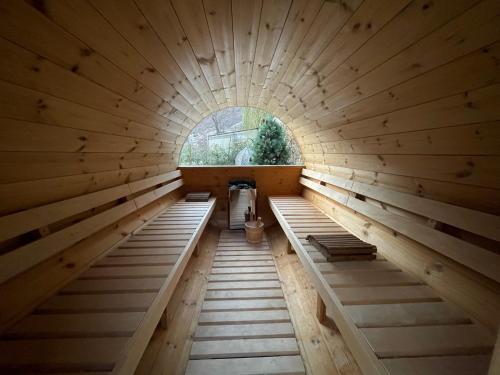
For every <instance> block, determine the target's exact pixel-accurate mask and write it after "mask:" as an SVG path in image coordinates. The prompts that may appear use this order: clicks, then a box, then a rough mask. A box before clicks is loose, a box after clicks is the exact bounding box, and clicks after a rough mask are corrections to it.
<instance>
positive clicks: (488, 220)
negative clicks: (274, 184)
mask: <svg viewBox="0 0 500 375" xmlns="http://www.w3.org/2000/svg"><path fill="white" fill-rule="evenodd" d="M300 183H301V184H302V185H303V186H305V187H306V188H309V189H311V190H314V191H316V192H317V193H319V194H321V195H323V196H325V197H327V198H329V199H331V200H333V201H335V202H337V203H339V204H342V205H344V206H346V207H349V208H351V209H352V210H354V211H356V212H359V213H360V214H362V215H364V216H366V217H368V218H370V219H372V220H375V221H377V222H379V223H381V224H383V225H385V226H387V227H389V228H391V229H392V230H394V231H396V232H398V233H401V234H403V235H405V236H407V237H409V238H411V239H413V240H415V241H417V242H419V243H421V244H423V245H425V246H427V247H429V248H431V249H433V250H434V251H437V252H438V253H440V254H442V255H444V256H447V257H449V258H451V259H453V260H455V261H456V262H458V263H461V264H463V265H465V266H466V267H469V268H471V269H473V270H475V271H476V272H479V273H481V274H483V275H485V276H487V277H489V278H491V279H493V280H495V281H497V282H499V281H500V272H499V270H500V256H499V255H498V254H496V253H494V252H492V251H489V250H486V249H484V248H482V247H480V246H478V245H475V244H472V243H469V242H467V241H464V240H462V239H460V238H458V237H455V236H452V235H450V234H447V233H445V232H443V231H440V230H438V229H437V227H438V226H437V225H436V224H437V223H445V224H448V225H451V226H454V227H456V228H459V229H461V230H465V231H468V232H471V233H474V234H477V235H479V236H482V237H485V238H487V239H491V240H494V241H500V233H499V231H498V228H500V217H498V216H495V215H491V214H487V213H483V212H479V211H475V210H471V209H468V208H463V207H458V206H454V205H451V204H447V203H443V202H439V201H434V200H431V199H427V198H422V197H418V196H414V195H411V194H405V193H401V192H397V191H392V190H387V189H384V188H382V187H379V186H373V185H368V184H364V183H361V182H356V181H352V180H347V179H343V178H339V177H336V176H332V175H329V174H324V173H320V172H316V171H312V170H309V169H303V170H302V177H301V178H300ZM389 207H394V208H395V209H396V210H399V209H400V211H392V210H390V209H389ZM412 214H414V217H412V216H411V215H412ZM416 217H419V218H420V219H424V220H416ZM429 222H431V223H432V225H429Z"/></svg>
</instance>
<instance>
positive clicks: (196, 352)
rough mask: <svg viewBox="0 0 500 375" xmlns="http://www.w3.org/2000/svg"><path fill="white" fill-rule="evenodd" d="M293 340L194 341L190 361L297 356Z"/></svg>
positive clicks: (295, 342)
mask: <svg viewBox="0 0 500 375" xmlns="http://www.w3.org/2000/svg"><path fill="white" fill-rule="evenodd" d="M298 354H299V347H298V345H297V340H296V339H295V338H268V339H242V340H212V341H195V342H193V346H192V347H191V354H190V359H208V358H238V357H246V358H248V357H269V356H281V355H298Z"/></svg>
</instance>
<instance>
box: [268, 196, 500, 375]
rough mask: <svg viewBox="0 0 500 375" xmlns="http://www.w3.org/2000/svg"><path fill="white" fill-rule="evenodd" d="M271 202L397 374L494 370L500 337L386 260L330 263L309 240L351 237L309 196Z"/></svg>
mask: <svg viewBox="0 0 500 375" xmlns="http://www.w3.org/2000/svg"><path fill="white" fill-rule="evenodd" d="M270 201H271V206H272V208H273V211H274V212H275V214H276V215H277V217H278V220H280V224H281V225H282V227H283V226H284V230H285V232H286V234H287V236H288V237H289V239H290V236H292V237H293V240H295V241H296V243H299V244H300V246H299V248H296V251H297V252H298V255H299V258H301V260H302V262H304V261H305V262H306V263H308V264H307V265H305V266H306V270H308V273H309V276H310V277H311V279H314V280H315V285H323V286H325V285H326V288H331V290H333V292H334V294H335V296H336V297H337V298H338V300H339V302H340V304H341V307H340V312H341V314H342V315H343V318H344V319H345V320H346V321H348V322H352V323H353V329H354V330H358V332H360V333H361V335H362V336H361V339H362V340H366V342H367V343H368V347H369V349H371V350H372V351H373V352H374V354H375V356H376V358H377V359H378V360H379V361H381V362H382V363H383V366H384V368H385V369H387V371H388V372H389V373H390V374H398V375H399V374H401V375H403V374H404V375H414V374H436V375H437V374H467V375H473V374H485V373H486V372H487V371H488V363H489V358H490V353H491V351H492V347H493V345H494V337H492V336H491V335H490V334H489V333H488V332H486V331H485V330H484V329H482V327H479V326H478V325H477V324H475V323H473V322H472V321H471V319H469V318H468V317H467V315H466V314H465V313H464V312H463V311H461V310H459V309H458V308H457V307H456V306H454V305H453V304H451V303H448V302H445V301H443V300H442V299H441V298H440V297H439V296H438V295H437V294H436V293H435V292H434V291H433V290H432V289H431V288H430V287H429V286H427V285H425V284H424V283H423V282H421V281H420V280H418V279H416V278H415V277H413V276H412V275H410V274H408V273H406V272H403V271H402V270H401V269H399V268H398V267H396V266H395V265H394V264H392V263H391V262H389V261H387V260H386V259H384V258H383V257H382V256H380V255H377V259H376V260H373V261H347V262H336V263H329V262H327V261H326V259H325V257H324V256H323V254H322V253H321V252H319V251H317V250H316V248H314V247H313V246H312V245H310V244H309V242H308V241H307V240H306V237H307V235H309V234H324V233H330V234H331V233H347V232H346V231H345V229H343V228H342V227H341V226H339V225H338V224H337V223H335V222H334V221H333V220H332V219H330V218H329V217H328V216H326V215H325V214H324V213H323V212H322V211H320V210H319V209H318V208H316V207H315V206H313V205H312V204H311V203H310V202H309V201H307V200H306V199H304V198H302V197H290V196H287V197H272V198H270ZM291 241H292V239H291ZM299 252H302V254H303V255H302V256H300V254H299ZM304 255H305V256H304ZM317 283H319V284H317ZM317 289H318V288H317ZM343 335H344V336H345V333H343Z"/></svg>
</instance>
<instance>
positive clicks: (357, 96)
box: [0, 0, 500, 215]
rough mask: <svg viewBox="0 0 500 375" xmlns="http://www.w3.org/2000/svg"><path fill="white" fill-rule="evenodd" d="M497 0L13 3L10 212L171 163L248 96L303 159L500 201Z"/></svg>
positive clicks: (9, 12)
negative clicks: (211, 120)
mask: <svg viewBox="0 0 500 375" xmlns="http://www.w3.org/2000/svg"><path fill="white" fill-rule="evenodd" d="M499 12H500V2H499V1H498V0H483V1H479V0H454V1H449V0H432V1H431V0H414V1H410V0H384V1H380V0H339V1H330V0H325V1H323V0H252V1H250V0H248V1H247V0H232V1H231V0H171V1H165V0H36V1H35V0H31V1H30V0H26V1H19V0H4V1H1V2H0V93H1V95H0V122H1V124H0V170H1V173H0V202H1V204H0V215H5V214H8V213H13V212H17V211H20V210H23V209H27V208H31V207H36V206H39V205H42V204H46V203H50V202H56V201H60V200H63V199H67V198H71V197H76V196H79V195H82V194H85V193H89V192H93V191H98V190H102V189H105V188H109V187H113V186H118V185H122V184H125V183H128V182H132V181H136V180H140V179H143V178H146V177H150V176H156V175H160V174H162V173H165V172H168V171H171V170H174V169H176V168H177V160H178V154H179V151H180V148H181V146H182V144H183V142H184V140H185V138H186V136H187V135H188V134H189V133H190V131H191V129H192V128H193V127H194V126H196V124H197V123H198V122H199V121H200V120H201V119H202V118H203V117H205V116H207V115H208V114H210V113H212V112H213V111H216V110H219V109H221V108H224V107H228V106H235V105H239V106H246V105H248V106H255V107H260V108H263V109H266V110H268V111H269V112H272V113H274V114H275V115H277V116H279V117H280V118H281V119H282V120H283V121H285V122H286V123H287V124H288V125H289V126H290V127H291V129H292V130H293V132H294V134H295V136H296V138H297V140H298V142H299V144H300V145H301V147H302V151H303V155H304V158H305V161H306V166H307V168H309V169H311V170H315V171H319V172H326V173H329V174H331V175H333V176H338V177H342V178H348V179H351V180H354V181H358V182H362V183H368V184H371V185H376V186H380V187H382V188H384V189H387V191H388V192H389V193H390V192H391V191H399V192H404V193H409V194H413V195H417V196H422V197H426V198H430V199H434V200H438V201H442V202H446V203H451V204H453V205H457V206H461V207H467V208H472V209H475V210H479V211H483V212H487V213H493V214H496V215H498V214H500V194H499V189H500V126H499V125H500V122H499V121H500V105H499V102H500V18H499Z"/></svg>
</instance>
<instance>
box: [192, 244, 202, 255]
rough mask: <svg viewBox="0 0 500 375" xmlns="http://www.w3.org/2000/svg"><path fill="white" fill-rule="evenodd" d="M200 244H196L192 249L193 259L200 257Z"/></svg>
mask: <svg viewBox="0 0 500 375" xmlns="http://www.w3.org/2000/svg"><path fill="white" fill-rule="evenodd" d="M200 251H201V250H200V243H199V242H198V243H197V244H196V246H195V248H194V251H193V254H194V256H195V257H199V256H200Z"/></svg>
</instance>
